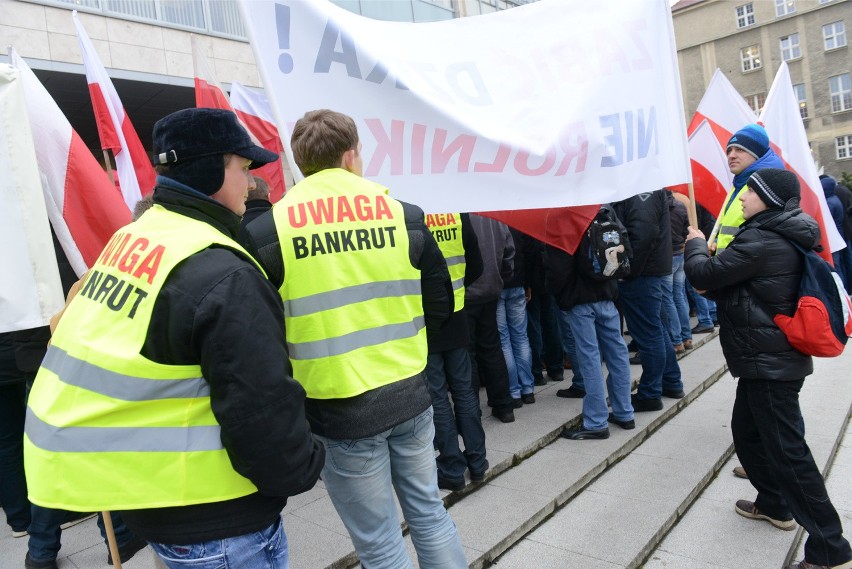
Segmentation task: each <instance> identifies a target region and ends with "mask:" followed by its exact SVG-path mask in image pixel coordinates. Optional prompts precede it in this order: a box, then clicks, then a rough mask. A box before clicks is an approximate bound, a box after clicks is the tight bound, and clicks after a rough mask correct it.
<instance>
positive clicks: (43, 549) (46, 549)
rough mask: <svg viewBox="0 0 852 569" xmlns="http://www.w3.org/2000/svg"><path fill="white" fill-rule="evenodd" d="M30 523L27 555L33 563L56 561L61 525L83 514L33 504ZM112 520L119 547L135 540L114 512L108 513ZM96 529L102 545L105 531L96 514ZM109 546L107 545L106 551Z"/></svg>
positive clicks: (101, 519)
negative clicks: (99, 534)
mask: <svg viewBox="0 0 852 569" xmlns="http://www.w3.org/2000/svg"><path fill="white" fill-rule="evenodd" d="M31 514H32V522H30V527H29V528H28V530H27V531H28V532H29V534H30V539H29V543H28V546H29V553H30V557H32V558H33V560H35V561H48V560H51V559H56V556H57V555H58V554H59V548H60V547H61V546H62V543H61V539H62V528H60V527H59V526H61V525H62V524H64V523H65V522H67V521H70V520H73V519H75V518H79V517H81V516H83V515H84V514H81V513H75V512H66V511H65V510H54V509H52V508H42V507H41V506H36V505H35V504H33V506H32V510H31ZM110 517H111V518H112V525H113V529H114V530H115V541H116V543H117V544H118V546H119V547H122V546H124V545H126V544H128V543H130V542H131V541H132V540H134V539H135V537H136V536H135V534H134V533H133V532H132V531H130V529H129V528H128V527H127V526H126V525H124V520H122V519H121V516H119V515H118V514H116V513H115V512H111V513H110ZM98 528H99V529H100V531H101V537H102V538H103V539H104V544H106V543H107V540H106V531H105V530H104V521H103V518H102V517H101V514H100V513H98ZM108 548H109V545H107V549H108Z"/></svg>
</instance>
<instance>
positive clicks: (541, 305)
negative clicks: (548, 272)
mask: <svg viewBox="0 0 852 569" xmlns="http://www.w3.org/2000/svg"><path fill="white" fill-rule="evenodd" d="M527 335H528V336H529V338H530V350H531V351H532V372H533V377H538V376H540V375H542V369H547V375H549V376H550V377H551V378H552V377H562V375H563V374H564V371H563V364H562V340H561V339H560V337H559V307H558V306H556V299H554V298H553V295H552V294H547V293H533V294H532V298H530V301H529V302H528V303H527ZM542 363H544V365H543V366H542Z"/></svg>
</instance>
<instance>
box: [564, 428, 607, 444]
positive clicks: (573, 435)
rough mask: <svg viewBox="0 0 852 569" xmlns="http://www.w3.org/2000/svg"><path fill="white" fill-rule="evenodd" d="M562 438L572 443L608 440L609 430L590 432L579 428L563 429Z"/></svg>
mask: <svg viewBox="0 0 852 569" xmlns="http://www.w3.org/2000/svg"><path fill="white" fill-rule="evenodd" d="M562 437H564V438H566V439H571V440H572V441H584V440H586V439H608V438H609V429H606V428H604V429H599V430H597V431H590V430H588V429H586V428H584V427H579V428H577V429H568V428H565V429H563V430H562Z"/></svg>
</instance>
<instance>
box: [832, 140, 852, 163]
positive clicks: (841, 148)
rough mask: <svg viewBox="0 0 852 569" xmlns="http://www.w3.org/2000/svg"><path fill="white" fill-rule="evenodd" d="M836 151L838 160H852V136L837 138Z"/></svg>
mask: <svg viewBox="0 0 852 569" xmlns="http://www.w3.org/2000/svg"><path fill="white" fill-rule="evenodd" d="M834 150H835V151H836V152H837V159H838V160H844V159H846V158H852V134H847V135H846V136H838V137H837V138H835V139H834Z"/></svg>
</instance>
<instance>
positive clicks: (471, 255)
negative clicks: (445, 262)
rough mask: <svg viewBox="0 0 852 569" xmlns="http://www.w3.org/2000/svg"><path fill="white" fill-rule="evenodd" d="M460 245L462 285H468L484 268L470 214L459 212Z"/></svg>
mask: <svg viewBox="0 0 852 569" xmlns="http://www.w3.org/2000/svg"><path fill="white" fill-rule="evenodd" d="M461 224H462V245H463V246H464V262H465V269H464V286H470V285H471V284H473V283H474V281H476V279H478V278H479V277H480V276H481V275H482V271H483V270H484V265H483V264H482V252H481V251H480V250H479V239H478V238H477V237H476V232H475V231H474V230H473V226H472V225H471V224H470V215H469V214H467V213H463V214H461Z"/></svg>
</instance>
